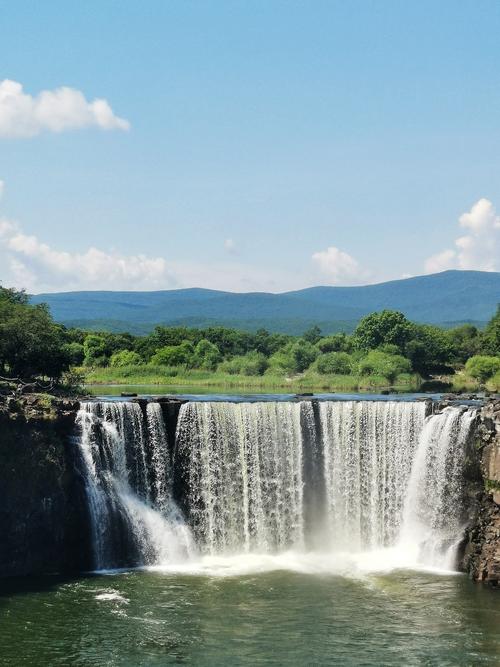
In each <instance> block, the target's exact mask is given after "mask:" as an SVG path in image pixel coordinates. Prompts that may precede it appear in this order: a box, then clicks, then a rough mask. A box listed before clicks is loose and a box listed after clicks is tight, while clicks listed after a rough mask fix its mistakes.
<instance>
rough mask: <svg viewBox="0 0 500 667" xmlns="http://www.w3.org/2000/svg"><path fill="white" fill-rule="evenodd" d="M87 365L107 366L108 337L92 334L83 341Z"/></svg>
mask: <svg viewBox="0 0 500 667" xmlns="http://www.w3.org/2000/svg"><path fill="white" fill-rule="evenodd" d="M83 352H84V355H85V356H84V361H83V363H84V364H85V366H105V365H106V363H107V361H108V356H107V354H106V352H107V346H106V339H105V338H104V336H98V335H97V334H90V335H89V336H87V337H86V338H85V341H84V343H83Z"/></svg>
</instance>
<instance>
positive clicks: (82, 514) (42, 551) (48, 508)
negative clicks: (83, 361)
mask: <svg viewBox="0 0 500 667" xmlns="http://www.w3.org/2000/svg"><path fill="white" fill-rule="evenodd" d="M77 409H78V403H76V402H74V401H67V400H61V399H56V398H54V397H51V396H49V395H43V394H42V395H41V394H29V395H27V396H23V397H20V398H19V399H14V398H6V397H4V396H3V397H0V535H1V538H0V576H13V575H25V574H41V573H52V572H69V571H79V570H80V571H81V570H82V569H85V568H86V567H88V563H89V562H90V561H89V544H88V540H87V539H86V535H87V533H88V531H87V528H86V525H87V516H86V502H85V496H84V487H83V484H82V481H81V479H80V478H79V475H78V472H77V469H78V466H77V462H76V461H75V452H76V448H75V447H74V446H73V442H72V438H74V428H75V417H76V411H77Z"/></svg>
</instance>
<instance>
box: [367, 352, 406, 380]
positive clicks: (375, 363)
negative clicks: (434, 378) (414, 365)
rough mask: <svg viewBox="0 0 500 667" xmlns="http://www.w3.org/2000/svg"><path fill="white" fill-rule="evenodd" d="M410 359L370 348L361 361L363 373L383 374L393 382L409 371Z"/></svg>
mask: <svg viewBox="0 0 500 667" xmlns="http://www.w3.org/2000/svg"><path fill="white" fill-rule="evenodd" d="M410 371H411V365H410V362H409V361H408V359H405V357H403V356H401V355H399V354H387V353H386V352H382V351H381V350H370V352H368V354H367V355H366V357H364V358H363V359H361V361H360V362H359V373H360V374H361V375H382V377H385V378H387V380H388V381H389V383H390V384H392V383H393V382H394V381H395V380H396V378H397V377H398V375H400V374H401V373H409V372H410Z"/></svg>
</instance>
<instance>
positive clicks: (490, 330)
mask: <svg viewBox="0 0 500 667" xmlns="http://www.w3.org/2000/svg"><path fill="white" fill-rule="evenodd" d="M482 351H483V352H485V353H486V354H496V355H500V304H499V305H498V307H497V312H496V313H495V315H493V317H492V318H491V320H490V321H489V322H488V324H487V325H486V329H485V330H484V336H483V345H482Z"/></svg>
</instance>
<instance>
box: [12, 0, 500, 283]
mask: <svg viewBox="0 0 500 667" xmlns="http://www.w3.org/2000/svg"><path fill="white" fill-rule="evenodd" d="M0 20H1V25H2V39H1V41H0V82H1V81H4V80H8V82H16V84H20V86H22V90H21V89H20V86H17V87H16V86H15V84H12V83H8V85H4V87H3V89H2V87H1V86H2V84H0V180H1V181H2V182H3V188H0V190H3V196H2V199H1V201H0V219H1V220H2V222H1V223H0V278H1V280H2V282H3V284H15V285H17V286H25V287H27V288H28V289H29V290H31V291H34V292H37V291H38V292H39V291H59V290H60V291H66V290H71V289H80V288H88V289H165V288H167V289H168V288H172V287H189V286H195V285H196V286H202V287H214V288H219V289H228V290H238V291H248V290H268V291H283V290H287V289H295V288H300V287H305V286H309V285H313V284H359V283H366V282H377V281H381V280H386V279H392V278H400V277H402V276H406V275H417V274H422V273H425V272H432V271H436V270H443V269H446V268H465V269H467V268H472V269H485V270H500V242H499V237H500V217H499V215H498V213H497V212H496V210H495V207H496V209H497V210H500V48H499V47H498V36H499V35H500V3H499V2H498V1H497V0H494V1H491V2H490V1H484V0H479V1H477V0H476V1H474V2H468V1H463V0H460V1H458V0H454V1H450V2H447V1H446V0H440V2H438V3H436V2H427V1H423V2H422V1H419V2H396V1H389V0H379V1H378V2H369V1H368V0H365V1H359V2H357V1H355V0H351V1H349V2H345V1H344V2H335V1H333V0H330V1H329V2H320V1H311V2H291V1H290V2H278V1H273V0H266V1H264V0H263V1H259V0H255V1H253V2H250V1H247V2H243V1H241V2H225V1H222V0H218V1H217V2H206V3H202V2H189V1H180V0H179V1H178V2H177V1H175V2H174V1H170V2H168V1H166V0H161V1H160V0H158V1H154V0H148V2H145V3H139V2H129V1H126V0H121V1H120V2H109V1H108V2H103V1H99V2H92V1H90V0H89V1H87V2H85V3H67V2H58V1H56V0H51V2H49V3H40V2H23V1H22V0H16V2H14V1H11V2H0ZM61 87H67V88H70V89H72V92H69V93H68V92H62V93H61V91H60V90H59V89H61ZM2 90H3V97H2ZM43 91H45V93H44V92H43ZM57 91H59V92H57ZM75 91H79V94H80V95H79V94H78V93H76V92H75ZM40 94H41V95H42V97H39V96H40ZM26 96H28V97H26ZM82 96H83V97H82ZM96 98H97V99H104V100H106V102H107V105H108V106H107V107H106V109H104V111H103V109H102V108H97V107H95V106H92V103H93V101H94V100H95V99H96ZM2 105H3V106H2Z"/></svg>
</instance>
